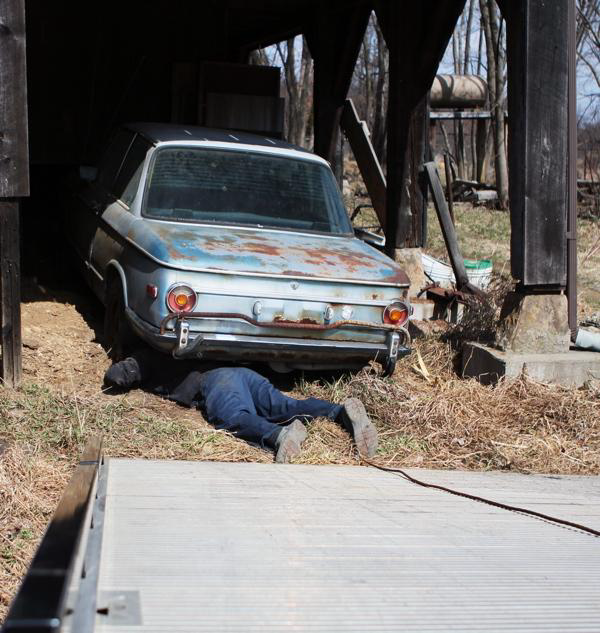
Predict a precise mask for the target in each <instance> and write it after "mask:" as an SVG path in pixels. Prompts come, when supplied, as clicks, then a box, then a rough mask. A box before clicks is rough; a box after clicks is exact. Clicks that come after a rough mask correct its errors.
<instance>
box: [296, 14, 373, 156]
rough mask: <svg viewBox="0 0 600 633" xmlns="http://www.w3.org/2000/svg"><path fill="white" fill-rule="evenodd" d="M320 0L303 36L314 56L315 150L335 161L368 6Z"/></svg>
mask: <svg viewBox="0 0 600 633" xmlns="http://www.w3.org/2000/svg"><path fill="white" fill-rule="evenodd" d="M326 4H327V5H328V6H326V5H325V3H324V4H323V7H322V8H321V9H320V10H319V11H318V15H317V19H316V21H315V23H314V24H313V25H312V26H311V27H310V28H309V29H308V30H307V31H306V33H305V37H306V41H307V42H308V46H309V48H310V52H311V55H312V57H313V60H314V69H315V70H314V96H313V103H314V129H315V153H317V154H319V156H322V157H323V158H325V159H326V160H328V161H329V162H330V163H332V164H333V163H335V155H336V148H337V138H338V129H339V125H340V118H341V116H342V110H343V108H344V103H345V101H346V96H347V94H348V88H349V87H350V82H351V80H352V73H353V72H354V66H355V65H356V59H357V57H358V53H359V50H360V45H361V43H362V39H363V35H364V33H365V30H366V28H367V24H368V22H369V16H370V14H371V9H370V7H369V6H368V5H366V4H360V5H358V6H356V7H354V8H347V7H345V6H341V5H337V6H336V5H335V4H334V3H326Z"/></svg>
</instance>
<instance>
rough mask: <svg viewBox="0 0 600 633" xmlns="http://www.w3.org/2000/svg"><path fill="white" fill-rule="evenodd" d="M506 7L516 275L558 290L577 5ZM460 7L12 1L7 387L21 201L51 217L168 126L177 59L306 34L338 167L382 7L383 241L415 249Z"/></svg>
mask: <svg viewBox="0 0 600 633" xmlns="http://www.w3.org/2000/svg"><path fill="white" fill-rule="evenodd" d="M498 2H499V5H500V8H501V10H502V12H503V15H504V17H505V18H506V22H507V36H508V73H509V121H510V132H509V133H510V139H511V142H510V147H509V163H510V173H511V190H510V198H511V200H510V207H511V220H512V241H511V251H512V274H513V276H514V278H515V280H517V281H518V282H519V284H520V286H521V288H522V289H523V290H524V291H525V292H531V293H533V292H535V293H540V292H541V293H554V292H557V291H560V290H561V289H564V287H565V285H566V282H567V241H568V237H569V239H571V242H572V238H574V235H573V234H571V235H569V236H568V235H567V208H568V191H569V188H568V160H567V156H568V134H567V132H568V120H569V119H568V108H567V104H568V95H569V81H568V77H569V72H568V69H569V33H570V29H569V5H570V2H569V1H568V0H557V1H555V2H548V1H547V0H521V1H520V2H514V1H512V0H498ZM464 4H465V0H420V1H419V2H409V1H408V0H328V2H322V1H321V0H285V2H282V1H281V0H202V1H200V0H168V1H167V0H120V1H119V2H117V1H116V0H103V2H81V1H80V0H53V1H52V2H50V1H48V0H2V2H1V3H0V126H1V128H0V257H1V264H2V274H1V281H0V290H1V324H2V331H1V338H2V341H1V342H2V369H3V377H4V381H5V382H6V384H18V383H19V380H20V375H21V334H20V288H19V285H20V272H19V271H20V243H21V242H22V243H23V244H25V245H26V244H27V240H28V235H27V232H25V231H20V230H19V225H20V219H22V218H20V216H23V215H24V212H23V211H22V208H23V207H24V205H26V212H27V214H31V216H32V217H33V218H34V223H35V222H37V220H38V219H39V221H40V222H41V221H45V222H48V218H47V217H46V215H47V214H48V213H50V212H51V211H52V209H51V207H50V206H49V205H48V200H49V198H50V197H51V188H52V183H54V182H55V181H56V179H57V174H60V172H61V170H62V169H64V168H66V167H72V166H76V165H83V164H89V163H90V162H91V161H93V160H94V157H95V155H96V153H97V151H98V148H99V147H100V145H101V144H102V143H103V142H104V141H105V139H106V136H107V134H108V132H109V130H110V129H111V128H112V127H114V125H116V124H117V123H119V122H122V121H126V120H128V121H131V120H146V121H170V120H171V111H172V85H173V82H172V79H173V68H174V65H175V64H180V63H182V62H183V63H185V62H193V63H198V62H200V61H212V62H230V63H231V62H233V63H244V62H246V61H247V59H248V56H249V54H250V52H251V51H252V50H253V49H256V48H258V47H264V46H266V45H269V44H272V43H274V42H277V41H280V40H282V39H285V38H288V37H291V36H293V35H296V34H300V33H302V34H304V35H305V36H306V38H307V41H308V44H309V47H310V51H311V54H312V56H313V58H314V63H315V73H314V82H315V83H314V128H315V151H316V152H317V153H318V154H320V155H321V156H323V157H325V158H327V159H332V158H333V155H334V150H335V146H336V143H335V140H336V135H337V133H338V128H339V120H340V115H341V112H342V108H343V105H344V102H345V99H346V94H347V91H348V88H349V85H350V81H351V77H352V72H353V69H354V66H355V62H356V58H357V55H358V52H359V48H360V45H361V41H362V37H363V34H364V32H365V28H366V26H367V21H368V19H369V16H370V14H371V12H372V11H373V10H374V11H375V12H376V15H377V18H378V20H379V23H380V25H381V28H382V31H383V33H384V36H385V39H386V41H387V44H388V47H389V51H390V68H389V73H390V77H389V80H390V93H389V110H388V118H387V126H388V148H387V169H388V173H387V183H388V191H387V200H386V239H387V248H388V251H389V253H390V254H393V253H394V252H395V249H396V248H398V247H403V246H418V245H420V244H419V242H420V239H421V238H420V226H421V218H419V217H418V213H414V212H413V213H411V211H410V205H408V206H407V205H406V204H405V201H404V204H403V196H405V195H406V193H405V188H404V187H403V182H404V176H405V170H406V169H407V162H408V161H407V160H406V157H407V148H408V147H409V146H410V144H411V143H414V142H415V135H417V136H418V135H419V134H421V133H423V134H424V130H421V131H419V130H418V126H414V125H412V126H411V120H412V119H413V114H414V112H415V111H416V110H417V109H418V107H419V105H420V104H421V103H422V101H423V99H424V98H425V96H426V94H427V92H428V90H429V87H430V86H431V83H432V80H433V78H434V76H435V74H436V71H437V68H438V64H439V62H440V59H441V57H442V55H443V53H444V50H445V48H446V45H447V43H448V40H449V38H450V36H451V34H452V31H453V30H454V27H455V24H456V21H457V19H458V17H459V15H460V13H461V11H462V10H463V7H464ZM571 18H572V16H571ZM571 22H572V19H571ZM571 26H572V25H571ZM413 180H415V179H413ZM28 198H29V202H27V203H25V200H26V199H28ZM20 209H21V211H20ZM413 211H414V209H413ZM45 214H46V215H45ZM20 235H21V239H20V237H19V236H20ZM55 247H56V248H61V245H60V244H57V245H55Z"/></svg>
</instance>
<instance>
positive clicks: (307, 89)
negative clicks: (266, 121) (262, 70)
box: [276, 38, 313, 147]
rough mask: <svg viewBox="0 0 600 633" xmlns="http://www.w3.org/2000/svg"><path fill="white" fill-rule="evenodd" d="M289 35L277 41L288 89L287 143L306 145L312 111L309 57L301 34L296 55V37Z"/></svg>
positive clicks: (310, 61)
mask: <svg viewBox="0 0 600 633" xmlns="http://www.w3.org/2000/svg"><path fill="white" fill-rule="evenodd" d="M297 40H300V38H291V39H288V40H287V42H285V44H283V43H278V44H277V45H276V47H277V53H278V55H279V58H280V61H281V64H282V66H283V75H284V79H285V87H286V91H287V96H288V100H287V109H286V130H287V134H286V136H287V139H288V141H290V143H294V144H295V145H300V146H302V147H307V145H308V142H307V138H306V136H307V125H308V120H309V114H310V112H311V111H312V75H313V70H312V58H311V56H310V53H309V51H308V46H307V45H306V41H305V40H304V38H302V40H301V46H302V48H301V51H300V52H299V59H298V56H297V49H296V41H297Z"/></svg>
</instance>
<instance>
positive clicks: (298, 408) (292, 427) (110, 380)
mask: <svg viewBox="0 0 600 633" xmlns="http://www.w3.org/2000/svg"><path fill="white" fill-rule="evenodd" d="M165 360H166V359H165V358H164V356H162V355H160V358H159V359H157V358H156V356H155V355H154V354H153V353H152V352H148V351H146V350H143V351H141V352H139V353H136V354H133V355H132V356H130V357H128V358H126V359H125V360H123V361H121V362H120V363H116V364H114V365H113V366H112V367H110V368H109V369H108V371H107V372H106V374H105V384H106V386H108V387H117V388H121V389H128V388H131V387H135V386H138V385H146V386H150V388H152V390H153V391H155V392H157V393H159V394H161V395H163V396H165V397H167V398H169V399H170V400H174V401H176V402H178V403H179V404H182V405H184V406H191V407H199V408H201V409H202V410H203V411H204V414H205V416H206V418H207V420H208V422H209V423H210V424H212V425H213V426H215V427H216V428H218V429H224V430H227V431H229V432H230V433H232V434H234V435H235V436H236V437H239V438H240V439H244V440H246V441H249V442H253V443H256V444H259V445H260V446H262V447H263V448H271V449H274V451H275V453H276V461H278V462H288V461H289V460H290V458H291V457H293V456H294V455H296V454H298V452H300V449H301V445H302V442H303V441H304V440H305V439H306V429H305V427H304V423H305V422H308V421H310V420H312V419H314V418H316V417H327V418H329V419H331V420H335V421H336V422H337V423H339V424H340V425H342V426H343V428H345V429H346V430H347V431H348V432H349V433H350V434H351V435H352V437H353V438H354V441H355V443H356V446H357V449H358V451H359V452H360V453H361V454H362V455H365V456H367V457H371V456H372V455H374V453H375V451H376V450H377V431H376V430H375V427H374V426H373V424H372V423H371V421H370V420H369V418H368V416H367V414H366V411H365V409H364V406H363V405H362V403H361V402H360V401H359V400H357V399H356V398H350V399H348V400H346V401H345V402H344V403H343V404H342V405H338V404H333V403H332V402H328V401H325V400H319V399H317V398H307V399H304V400H297V399H295V398H290V397H289V396H286V395H284V394H283V393H281V391H279V390H278V389H276V388H275V387H274V386H273V385H272V384H271V383H270V382H269V381H268V380H267V379H266V378H264V377H263V376H261V375H260V374H258V373H256V372H255V371H252V370H250V369H248V368H245V367H222V368H217V369H211V370H208V371H205V372H201V371H198V370H197V369H191V370H189V371H187V372H185V373H184V375H183V377H181V374H180V376H179V377H175V378H174V380H171V383H172V384H164V383H162V382H161V381H160V374H161V373H162V374H165V375H170V372H169V369H168V368H165ZM167 362H168V361H167ZM165 370H166V371H165Z"/></svg>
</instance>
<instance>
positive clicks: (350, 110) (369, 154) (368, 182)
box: [340, 99, 386, 230]
mask: <svg viewBox="0 0 600 633" xmlns="http://www.w3.org/2000/svg"><path fill="white" fill-rule="evenodd" d="M340 125H341V127H342V131H343V132H344V134H345V135H346V138H347V139H348V142H349V143H350V147H351V149H352V152H353V154H354V158H356V163H357V164H358V169H359V170H360V173H361V175H362V177H363V180H364V182H365V186H366V188H367V192H368V194H369V197H370V198H371V204H372V205H373V209H375V213H376V214H377V218H378V219H379V223H380V224H381V228H382V229H384V230H385V198H386V191H385V188H386V185H385V176H384V174H383V170H382V169H381V165H380V164H379V160H378V159H377V155H376V154H375V150H374V149H373V145H372V144H371V137H370V135H369V131H368V129H367V127H366V123H365V122H364V121H361V120H360V119H359V118H358V114H357V113H356V108H355V107H354V103H352V100H351V99H348V100H347V101H346V104H345V106H344V110H343V112H342V118H341V120H340Z"/></svg>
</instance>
